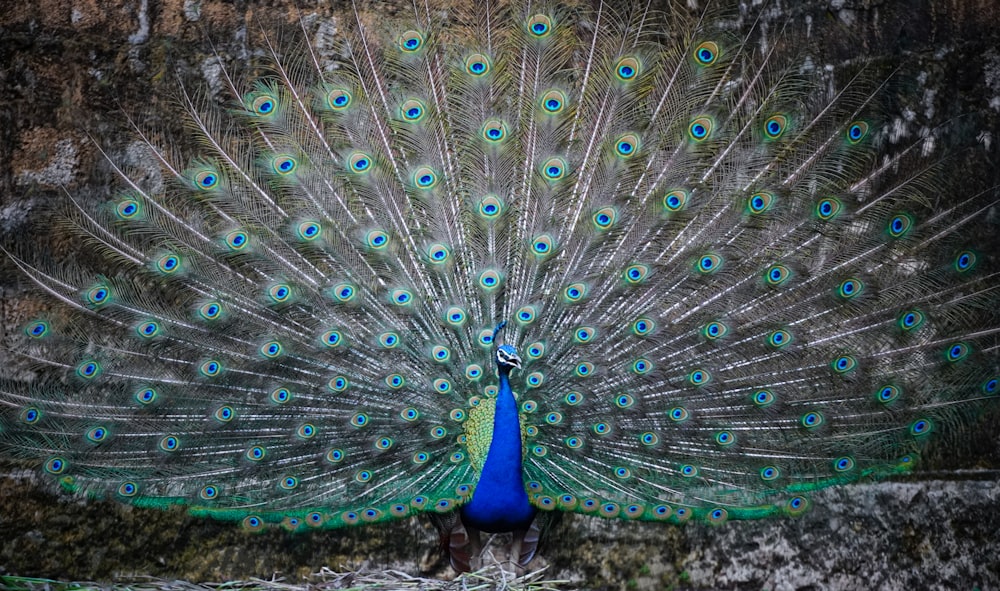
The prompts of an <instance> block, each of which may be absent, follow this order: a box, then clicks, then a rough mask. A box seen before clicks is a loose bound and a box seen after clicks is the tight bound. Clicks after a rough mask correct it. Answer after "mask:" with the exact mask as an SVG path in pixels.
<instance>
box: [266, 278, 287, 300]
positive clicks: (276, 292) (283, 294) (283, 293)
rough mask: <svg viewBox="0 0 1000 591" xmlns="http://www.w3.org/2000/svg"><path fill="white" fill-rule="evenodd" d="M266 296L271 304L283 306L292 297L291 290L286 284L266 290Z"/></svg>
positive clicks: (276, 285)
mask: <svg viewBox="0 0 1000 591" xmlns="http://www.w3.org/2000/svg"><path fill="white" fill-rule="evenodd" d="M267 296H268V298H270V300H271V301H272V302H273V303H275V304H283V303H285V302H287V301H288V299H289V298H290V297H291V296H292V288H291V287H290V286H289V285H288V284H287V283H278V284H275V285H272V286H271V287H269V288H268V290H267Z"/></svg>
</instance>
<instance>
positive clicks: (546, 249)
mask: <svg viewBox="0 0 1000 591" xmlns="http://www.w3.org/2000/svg"><path fill="white" fill-rule="evenodd" d="M553 244H554V242H553V240H552V237H551V236H549V235H548V234H542V235H540V236H536V237H535V239H534V240H532V241H531V251H532V252H533V253H534V254H535V255H536V256H539V257H544V256H548V255H549V254H551V253H552V250H553Z"/></svg>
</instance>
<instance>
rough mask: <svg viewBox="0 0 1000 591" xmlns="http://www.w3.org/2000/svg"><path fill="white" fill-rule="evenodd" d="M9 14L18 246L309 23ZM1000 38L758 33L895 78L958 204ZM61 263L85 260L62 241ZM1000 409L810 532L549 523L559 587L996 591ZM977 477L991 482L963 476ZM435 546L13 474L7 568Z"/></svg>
mask: <svg viewBox="0 0 1000 591" xmlns="http://www.w3.org/2000/svg"><path fill="white" fill-rule="evenodd" d="M11 4H12V5H11V6H5V7H4V10H0V232H2V233H3V241H2V243H4V244H6V243H7V242H6V241H7V240H10V239H14V238H12V237H16V236H17V235H18V234H20V233H22V232H24V231H25V230H26V229H27V228H29V227H30V225H31V222H32V220H34V219H35V218H37V217H39V216H41V215H44V214H45V213H47V212H48V211H49V210H50V209H51V208H52V207H53V205H52V204H53V203H54V202H55V200H56V199H60V200H61V199H63V198H64V197H63V190H64V189H65V190H67V191H69V192H70V193H71V194H72V195H73V196H74V197H75V198H78V199H98V200H102V199H105V198H107V196H108V195H109V194H110V191H111V187H112V184H111V183H110V182H109V178H110V177H109V173H108V169H107V166H106V165H104V164H103V163H102V161H103V156H102V155H101V153H100V150H101V149H103V150H106V151H107V152H108V153H109V154H110V155H111V156H112V157H113V158H114V159H116V160H118V161H125V162H128V163H129V164H130V165H132V166H138V167H141V166H142V162H141V161H138V160H136V158H135V156H134V155H133V154H132V151H131V150H130V145H131V142H132V141H133V140H134V132H133V131H132V130H131V129H130V128H129V122H128V119H127V117H126V116H125V115H126V114H128V115H130V116H133V117H135V120H136V121H139V122H141V124H142V125H143V126H144V128H149V129H153V130H155V133H156V134H157V136H158V137H161V138H169V139H170V140H172V141H175V142H176V145H177V146H178V147H179V148H180V149H181V150H182V151H183V150H185V149H188V148H190V146H189V145H188V143H187V142H189V140H187V139H186V136H185V134H184V133H183V128H182V124H181V121H180V118H179V117H177V116H176V109H177V101H176V96H177V95H176V89H177V88H178V85H179V84H182V85H183V86H184V88H186V89H189V90H191V91H196V90H197V91H198V92H202V91H206V89H207V90H208V91H211V90H212V89H217V88H218V86H219V75H220V72H221V70H220V67H221V66H222V65H225V67H227V68H235V70H236V71H237V72H248V71H252V69H253V68H252V66H251V65H247V64H252V63H254V61H255V57H256V56H259V54H260V49H259V48H260V47H261V46H262V44H261V39H262V34H261V31H262V30H263V31H273V30H276V28H277V27H282V26H286V27H287V26H289V25H290V24H292V25H294V23H296V22H297V14H298V13H297V12H296V10H295V9H294V8H292V6H293V3H292V2H290V1H286V0H270V1H267V2H249V1H244V0H241V1H237V2H222V1H210V0H165V1H163V2H148V0H100V1H99V0H38V1H35V2H27V1H24V2H18V1H15V2H13V3H11ZM297 4H298V5H299V7H300V11H301V14H302V15H303V22H304V23H305V25H306V29H307V30H308V31H309V35H310V39H311V40H313V41H315V40H316V39H320V38H323V37H324V36H336V35H337V34H338V31H340V29H341V28H342V27H343V26H344V22H345V21H344V18H345V16H346V14H347V13H346V10H347V7H346V6H345V5H343V4H342V3H331V4H326V3H316V2H310V1H305V2H298V3H297ZM747 4H750V3H743V4H742V5H739V6H736V7H735V8H733V9H732V10H730V11H723V13H724V15H725V18H727V19H729V21H731V23H732V27H733V29H734V30H735V31H742V30H746V29H747V27H748V26H749V25H750V24H751V23H752V19H751V18H750V17H749V16H745V14H748V13H746V12H745V11H746V10H747ZM405 7H406V3H404V2H400V1H395V2H363V3H361V14H362V18H363V19H364V20H365V22H366V24H368V25H369V26H372V27H379V26H381V25H382V23H384V22H385V16H386V15H390V14H395V13H397V12H401V11H404V10H405V9H406V8H405ZM998 22H1000V7H998V5H997V3H996V2H994V1H991V0H980V1H971V0H970V1H963V0H940V1H935V0H922V1H916V2H896V1H892V0H882V1H879V0H832V1H825V0H824V1H820V0H806V1H803V2H781V1H773V2H770V3H768V4H767V5H766V7H765V9H764V11H763V17H762V19H761V21H760V27H759V29H758V34H759V35H760V36H762V37H763V38H764V39H766V40H767V42H768V43H769V44H772V45H777V46H778V47H780V48H781V53H783V54H786V55H787V54H794V55H795V57H797V58H798V59H799V60H800V61H801V63H803V64H806V65H807V68H806V69H809V70H812V72H813V73H814V74H815V75H816V76H818V77H819V78H821V79H822V80H824V81H825V82H827V83H829V84H830V86H831V88H835V87H838V86H839V85H842V84H843V82H844V76H846V75H847V74H846V73H847V72H856V71H857V69H858V65H859V64H860V63H862V62H864V61H866V60H871V63H872V66H871V67H870V68H869V69H868V72H869V74H868V75H869V76H871V77H872V78H874V79H879V77H880V76H883V77H884V76H886V75H887V73H888V72H889V71H890V70H891V69H893V68H895V67H897V66H899V67H900V70H899V74H898V75H897V76H896V77H895V78H893V79H892V81H891V83H889V84H888V85H887V86H886V88H885V92H883V93H881V94H880V95H879V97H878V98H879V101H881V102H880V106H881V108H883V109H885V110H886V112H887V113H890V114H891V118H890V120H891V121H892V122H893V136H892V139H894V140H896V141H898V142H900V143H901V144H902V143H906V142H909V141H913V140H914V139H915V138H920V137H925V138H929V139H928V140H927V141H925V143H924V146H925V147H926V148H927V149H928V151H930V152H931V154H932V155H933V154H947V153H951V154H953V155H955V156H954V157H953V158H952V159H950V160H948V161H946V162H945V164H944V167H945V168H946V169H948V170H946V173H947V174H948V175H950V176H948V177H947V178H949V179H950V180H949V183H950V184H949V183H946V184H945V185H944V187H943V191H942V198H943V199H947V198H950V197H951V196H952V192H951V191H950V189H951V188H955V189H956V191H955V192H956V193H959V194H962V195H967V194H969V193H970V192H971V191H974V190H980V189H984V190H985V189H989V188H991V187H996V186H998V185H1000V165H998V161H1000V158H998V141H1000V138H998V137H997V132H998V130H1000V125H998V118H1000V49H998V47H1000V42H998V32H997V26H996V24H997V23H998ZM294 36H295V34H294V33H292V34H291V36H290V37H289V38H294ZM215 52H218V54H217V55H216V53H215ZM199 96H202V100H215V98H214V97H213V96H209V97H208V98H205V97H204V95H199ZM991 223H993V224H994V227H995V224H996V220H995V219H993V220H991ZM981 231H984V230H981ZM993 240H994V242H993V244H995V243H996V242H995V240H996V237H995V236H994V238H993ZM986 243H987V244H989V242H988V241H987V242H986ZM49 247H50V248H52V249H53V250H54V251H60V250H63V251H65V250H66V249H68V248H69V247H68V246H67V245H65V244H61V243H60V242H59V241H53V243H52V244H51V245H50V246H49ZM994 254H995V253H993V252H990V253H987V255H988V256H994ZM78 256H80V257H85V256H86V255H84V254H80V255H78ZM8 267H9V265H6V266H4V267H3V268H4V269H5V270H9V269H8ZM0 289H2V290H3V293H2V301H3V307H2V309H0V312H2V314H3V319H2V321H3V328H4V329H5V330H6V331H10V330H17V327H15V326H12V319H13V318H15V317H18V316H19V314H20V313H23V312H24V311H25V309H26V308H30V307H31V306H33V305H34V304H33V302H31V301H24V300H22V299H20V298H18V295H19V294H20V293H21V292H20V290H19V284H18V280H17V279H16V278H15V276H14V274H12V273H9V272H8V273H4V274H3V277H2V278H0ZM0 355H2V354H0ZM0 360H2V359H0ZM998 414H1000V413H997V412H996V410H993V411H992V412H990V413H987V414H986V415H985V416H984V417H983V419H982V421H981V423H980V425H979V427H978V428H976V429H972V430H970V431H969V432H965V433H961V434H957V435H953V436H951V437H948V438H942V440H941V441H939V442H937V443H936V444H935V445H934V446H933V447H932V448H931V449H930V450H929V451H928V453H927V454H926V466H927V467H929V468H930V469H931V470H935V472H919V473H917V474H916V475H914V476H912V477H910V479H908V480H907V481H906V482H893V483H878V484H863V485H858V486H852V487H847V488H843V489H837V490H833V491H826V492H823V493H821V494H818V495H816V497H815V499H814V503H815V508H814V509H813V510H812V511H811V512H810V513H808V514H807V515H805V516H803V517H801V518H798V519H785V520H776V521H768V522H761V523H731V524H727V525H725V526H723V527H720V528H709V527H704V526H688V527H685V528H676V527H665V526H651V525H646V524H634V523H612V522H607V521H603V520H598V519H589V518H583V517H580V516H567V517H566V518H564V519H563V520H562V521H561V522H560V523H558V524H556V525H555V526H553V528H552V530H551V532H550V535H549V539H548V542H547V544H546V545H545V546H544V548H543V555H544V556H545V558H546V560H547V561H548V562H549V563H550V565H551V573H552V575H553V576H552V577H551V578H556V577H559V578H567V579H569V580H571V581H573V585H574V586H578V587H582V588H606V589H663V588H676V589H683V588H747V589H759V588H769V589H800V588H831V589H858V588H886V589H902V588H934V587H941V588H972V587H977V586H978V587H979V588H984V589H986V588H998V587H1000V574H998V573H1000V562H998V557H997V549H998V548H1000V534H998V533H997V532H998V531H1000V520H998V514H1000V512H997V511H996V507H997V496H998V494H1000V493H998V485H997V480H998V477H997V475H996V472H991V471H988V469H989V468H991V467H992V468H996V467H998V466H1000V437H998V435H997V433H998V432H1000V429H998V428H997V427H998V424H1000V420H998ZM959 468H985V469H987V471H985V472H976V473H974V474H973V475H971V476H968V477H967V474H966V473H965V472H963V471H961V470H960V469H959ZM10 475H12V476H10ZM436 547H437V534H436V533H435V532H434V530H433V528H431V527H430V525H429V524H428V523H427V522H426V521H421V520H418V519H413V520H408V521H405V522H403V523H399V524H393V525H382V526H375V527H367V528H361V529H352V530H344V531H334V532H320V533H316V532H312V533H306V534H301V535H295V536H288V535H286V534H283V533H280V532H266V533H264V534H261V535H248V534H245V533H243V532H241V531H239V530H238V529H237V528H235V527H234V526H232V525H228V524H222V523H214V522H205V521H200V520H196V519H192V518H190V517H187V516H186V515H185V514H184V513H183V512H181V511H180V510H178V511H169V512H160V511H148V510H147V511H143V510H138V509H133V508H129V507H122V506H119V505H115V504H112V503H96V502H90V503H85V502H82V501H79V500H71V499H65V498H62V497H55V496H53V495H51V494H50V493H48V492H44V491H43V490H41V489H40V487H39V486H38V484H37V483H36V482H34V479H33V477H32V476H31V475H30V474H28V473H24V472H19V471H17V470H15V469H14V468H10V471H9V476H8V477H6V478H3V479H0V573H3V572H8V573H17V574H21V575H34V576H45V577H56V578H68V579H99V580H115V579H124V578H129V577H132V576H136V575H153V576H160V577H170V578H173V577H177V578H183V579H186V580H192V581H199V580H214V581H224V580H230V579H242V578H247V577H251V576H258V577H265V578H267V577H270V576H271V575H272V574H273V573H276V572H277V573H282V574H284V575H286V576H288V577H290V578H291V579H293V580H294V579H297V578H299V577H302V576H305V575H307V574H309V573H310V572H314V571H315V570H318V569H319V568H320V567H321V566H330V567H331V568H350V569H358V568H366V569H387V568H395V569H400V570H403V571H406V572H413V573H416V572H426V573H429V574H431V575H445V574H447V570H446V569H445V568H444V567H443V566H442V565H441V564H440V563H439V562H438V561H437V560H436V557H437V554H436Z"/></svg>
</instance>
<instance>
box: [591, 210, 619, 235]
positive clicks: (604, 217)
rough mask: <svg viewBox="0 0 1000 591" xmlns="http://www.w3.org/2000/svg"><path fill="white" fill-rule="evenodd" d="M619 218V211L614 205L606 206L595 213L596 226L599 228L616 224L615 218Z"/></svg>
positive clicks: (604, 228)
mask: <svg viewBox="0 0 1000 591" xmlns="http://www.w3.org/2000/svg"><path fill="white" fill-rule="evenodd" d="M617 219H618V212H617V211H615V208H613V207H604V208H601V209H599V210H598V211H597V213H595V214H594V217H593V220H594V226H595V227H596V228H597V229H598V230H607V229H608V228H610V227H611V226H613V225H614V223H615V220H617Z"/></svg>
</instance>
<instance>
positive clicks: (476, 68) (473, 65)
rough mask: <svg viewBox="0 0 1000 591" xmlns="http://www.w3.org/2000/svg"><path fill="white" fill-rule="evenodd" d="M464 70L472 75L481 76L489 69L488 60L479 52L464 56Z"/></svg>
mask: <svg viewBox="0 0 1000 591" xmlns="http://www.w3.org/2000/svg"><path fill="white" fill-rule="evenodd" d="M465 71H466V72H468V73H469V74H472V75H473V76H474V77H477V78H478V77H481V76H484V75H486V74H487V73H488V72H489V71H490V60H489V58H487V57H486V56H485V55H483V54H481V53H474V54H472V55H470V56H469V57H467V58H465Z"/></svg>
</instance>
